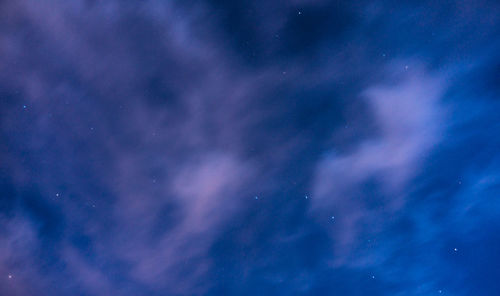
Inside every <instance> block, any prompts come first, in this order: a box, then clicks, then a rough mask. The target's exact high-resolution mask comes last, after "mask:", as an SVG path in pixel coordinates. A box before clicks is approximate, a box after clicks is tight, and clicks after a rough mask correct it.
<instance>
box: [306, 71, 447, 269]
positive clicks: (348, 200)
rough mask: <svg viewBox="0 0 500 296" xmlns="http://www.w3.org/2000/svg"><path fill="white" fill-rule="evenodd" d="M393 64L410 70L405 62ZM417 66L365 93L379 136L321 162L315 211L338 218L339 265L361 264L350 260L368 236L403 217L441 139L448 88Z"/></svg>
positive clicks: (318, 170) (335, 240)
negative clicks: (419, 176) (394, 218)
mask: <svg viewBox="0 0 500 296" xmlns="http://www.w3.org/2000/svg"><path fill="white" fill-rule="evenodd" d="M393 67H399V69H405V68H407V66H406V65H405V64H402V63H397V64H396V65H394V66H393ZM411 68H412V70H411V71H409V72H406V71H405V72H403V73H401V72H402V71H401V70H400V71H397V70H396V71H394V70H393V69H392V70H390V71H391V72H396V73H397V72H399V73H400V75H401V77H403V78H396V79H394V78H393V79H394V80H392V81H390V82H389V83H383V84H379V85H374V86H371V87H369V88H368V89H366V90H365V91H364V92H363V93H362V94H361V95H362V97H363V99H364V100H365V101H366V104H367V105H368V106H369V110H370V114H371V116H372V121H373V129H374V130H375V132H374V135H373V136H371V137H368V138H367V139H364V140H361V141H360V142H359V143H358V144H357V146H355V147H354V148H352V149H351V150H349V151H347V152H345V153H342V154H341V153H336V152H335V151H334V150H332V151H330V152H329V153H328V154H327V156H326V157H325V158H324V159H323V160H321V161H320V162H319V163H318V165H317V170H316V177H315V179H314V195H315V196H316V198H315V199H314V204H313V207H312V214H313V215H318V212H319V213H320V214H321V213H323V216H324V215H325V213H326V215H330V216H331V215H334V216H335V221H336V222H335V223H336V224H338V225H337V226H336V227H334V229H333V230H332V235H333V241H334V244H335V250H336V256H335V261H336V264H354V265H355V264H356V263H355V262H349V263H348V261H349V260H351V259H352V256H353V254H352V253H353V252H356V248H357V246H358V245H359V244H361V243H362V242H363V241H364V240H365V238H366V236H367V234H371V235H373V234H375V233H377V232H379V231H380V230H381V229H383V227H384V226H383V223H384V222H383V221H384V220H385V219H386V217H387V216H392V215H398V211H399V210H401V209H402V208H403V207H404V206H405V204H406V202H407V198H408V194H409V193H410V192H411V191H412V190H414V189H413V188H411V186H413V185H412V184H410V183H409V181H410V180H411V179H412V178H413V177H415V176H416V175H417V174H418V173H419V170H420V169H421V168H422V163H423V162H425V160H426V156H428V154H429V153H430V152H431V151H432V149H433V147H434V146H435V145H437V144H438V143H439V141H440V140H441V133H442V132H443V128H444V122H443V121H444V119H445V118H446V113H445V108H444V107H443V103H442V102H441V99H442V96H443V93H444V92H445V91H446V86H445V84H444V82H443V80H442V79H441V78H440V77H439V75H438V74H433V73H429V72H426V71H425V70H424V69H422V68H419V67H418V66H413V65H412V67H411ZM367 225H370V226H368V229H367V228H366V226H367ZM358 260H359V258H358Z"/></svg>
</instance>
